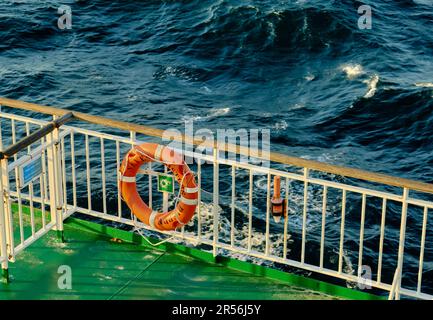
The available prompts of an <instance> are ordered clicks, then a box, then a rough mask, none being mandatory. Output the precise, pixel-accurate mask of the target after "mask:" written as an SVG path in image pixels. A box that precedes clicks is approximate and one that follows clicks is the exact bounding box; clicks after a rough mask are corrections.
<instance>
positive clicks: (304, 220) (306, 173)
mask: <svg viewBox="0 0 433 320" xmlns="http://www.w3.org/2000/svg"><path fill="white" fill-rule="evenodd" d="M309 173H310V170H309V169H308V168H304V207H303V212H302V245H301V264H304V262H305V242H306V241H307V211H308V176H309Z"/></svg>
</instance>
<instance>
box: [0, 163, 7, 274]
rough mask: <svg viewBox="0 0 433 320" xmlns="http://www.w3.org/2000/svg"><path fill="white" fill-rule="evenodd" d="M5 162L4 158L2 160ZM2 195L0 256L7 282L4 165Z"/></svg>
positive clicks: (0, 189) (0, 208) (0, 180)
mask: <svg viewBox="0 0 433 320" xmlns="http://www.w3.org/2000/svg"><path fill="white" fill-rule="evenodd" d="M2 162H3V160H2ZM0 195H1V197H2V201H1V203H0V257H1V258H3V259H4V260H3V261H2V263H1V268H2V277H3V279H4V280H5V281H6V282H9V269H8V267H9V266H8V253H7V245H6V229H7V226H6V220H5V212H6V211H7V210H6V206H5V205H6V201H4V200H5V199H4V198H3V195H4V190H3V166H2V167H1V178H0Z"/></svg>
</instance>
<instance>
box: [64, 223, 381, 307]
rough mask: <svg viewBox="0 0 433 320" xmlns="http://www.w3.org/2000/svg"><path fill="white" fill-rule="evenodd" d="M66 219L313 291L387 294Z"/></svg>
mask: <svg viewBox="0 0 433 320" xmlns="http://www.w3.org/2000/svg"><path fill="white" fill-rule="evenodd" d="M65 223H66V224H67V225H68V226H70V227H73V228H77V229H81V230H84V231H88V232H94V233H100V234H104V235H106V236H108V237H113V238H117V239H120V240H122V241H126V242H131V243H136V244H138V245H141V246H144V247H148V248H153V249H157V250H161V251H166V252H170V253H175V254H181V255H186V256H189V257H191V258H195V259H199V260H202V261H205V262H209V263H215V264H220V265H222V266H225V267H227V268H230V269H233V270H237V271H243V272H246V273H250V274H253V275H260V276H264V277H266V278H269V279H272V280H277V281H281V282H283V283H286V284H289V285H294V286H298V287H303V288H305V289H309V290H312V291H316V292H320V293H324V294H327V295H330V296H334V297H341V298H346V299H350V300H384V299H385V298H386V297H382V296H378V295H375V294H371V293H368V292H363V291H359V290H355V289H350V288H346V287H342V286H339V285H336V284H331V283H327V282H324V281H320V280H316V279H312V278H307V277H304V276H301V275H296V274H293V273H288V272H284V271H281V270H276V269H272V268H269V267H265V266H260V265H256V264H253V263H250V262H247V261H240V260H237V259H234V258H230V257H223V256H217V257H214V256H213V255H212V253H211V252H206V251H203V250H199V249H195V248H191V247H186V246H184V245H180V244H175V243H169V242H165V243H162V244H160V245H158V246H151V245H150V244H149V243H148V242H147V241H146V240H145V239H143V237H141V236H140V235H138V234H135V233H132V232H130V231H126V230H120V229H116V228H113V227H110V226H106V225H102V224H99V223H96V222H92V221H88V220H83V219H79V218H75V217H69V218H68V219H67V220H65ZM148 239H149V240H150V241H154V242H157V241H158V240H157V239H154V238H152V237H148Z"/></svg>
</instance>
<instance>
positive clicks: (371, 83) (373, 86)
mask: <svg viewBox="0 0 433 320" xmlns="http://www.w3.org/2000/svg"><path fill="white" fill-rule="evenodd" d="M364 83H366V84H367V89H368V91H367V93H366V94H365V95H364V98H366V99H368V98H371V97H373V96H374V94H375V93H376V90H377V84H378V83H379V76H378V75H377V74H375V75H374V76H372V77H371V78H370V80H365V81H364Z"/></svg>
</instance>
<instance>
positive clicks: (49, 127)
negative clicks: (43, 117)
mask: <svg viewBox="0 0 433 320" xmlns="http://www.w3.org/2000/svg"><path fill="white" fill-rule="evenodd" d="M73 117H74V116H73V114H72V112H68V113H65V114H64V115H62V117H60V118H58V119H56V120H54V121H52V122H49V123H48V124H46V125H45V126H43V127H42V128H40V129H38V130H36V131H35V132H33V133H31V134H29V135H28V136H26V137H24V138H22V139H21V140H20V141H18V142H16V143H15V144H13V145H11V146H9V147H8V148H6V149H5V150H3V151H2V152H0V159H3V158H10V157H12V156H13V155H15V154H17V153H18V152H19V151H21V150H22V149H24V148H27V147H28V146H30V145H31V144H32V143H35V142H36V141H38V140H40V139H41V138H42V137H45V136H46V135H47V134H49V133H51V132H53V131H54V129H56V128H59V127H60V126H62V125H63V124H64V123H66V122H68V121H70V120H72V119H73Z"/></svg>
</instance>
